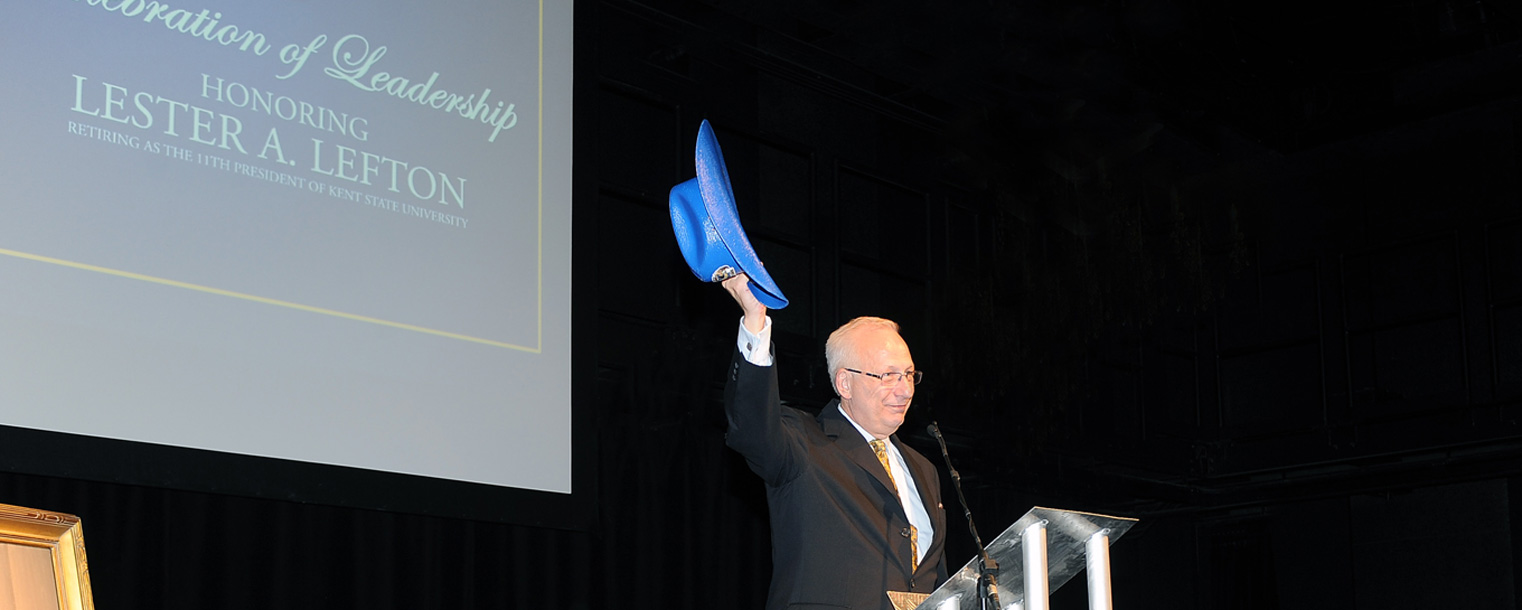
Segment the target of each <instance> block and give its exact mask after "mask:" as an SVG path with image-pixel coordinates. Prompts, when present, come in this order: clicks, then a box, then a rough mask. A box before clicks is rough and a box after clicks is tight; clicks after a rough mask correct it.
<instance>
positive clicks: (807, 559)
mask: <svg viewBox="0 0 1522 610" xmlns="http://www.w3.org/2000/svg"><path fill="white" fill-rule="evenodd" d="M838 403H839V401H831V402H830V404H829V405H826V406H825V407H824V409H823V410H822V411H821V412H820V414H819V416H817V417H815V416H811V415H809V414H808V413H805V412H803V411H800V410H798V409H793V408H791V407H783V406H782V405H781V402H780V401H779V399H778V395H777V375H776V368H775V367H758V366H755V365H753V364H751V363H749V362H747V361H746V360H745V358H744V357H743V356H742V355H740V353H739V351H738V350H736V352H735V355H734V360H733V363H732V364H731V365H730V369H729V382H728V385H727V387H726V388H725V397H724V406H725V410H726V412H727V414H728V416H729V432H728V434H727V435H726V437H725V441H726V443H727V444H728V445H729V446H730V447H731V448H733V449H735V450H736V451H739V452H740V454H741V455H744V456H745V459H746V461H747V462H748V463H749V464H750V468H751V470H753V471H755V473H756V474H758V475H761V478H762V479H764V480H765V481H766V501H767V507H768V509H769V510H770V512H771V521H772V584H771V590H770V592H769V593H768V594H767V601H766V607H767V609H768V610H782V609H785V608H811V607H826V608H829V607H838V608H854V609H856V610H864V609H882V610H892V607H893V605H892V603H891V602H889V600H888V596H887V594H886V591H889V590H894V591H915V592H919V593H930V592H931V591H934V590H935V587H936V586H938V585H939V584H940V583H942V582H945V580H946V561H945V557H944V555H945V553H944V548H945V542H946V511H945V510H944V509H943V508H942V507H941V482H940V477H939V475H938V474H937V473H936V470H935V467H934V466H933V465H931V463H930V461H929V460H926V459H925V456H922V455H920V454H919V452H917V451H915V450H914V449H911V448H909V446H908V445H905V444H903V443H901V442H899V440H898V437H897V436H894V437H891V440H892V442H893V444H894V445H895V446H897V447H898V450H899V452H900V453H902V454H903V456H904V461H905V462H906V463H907V464H908V465H909V472H910V474H911V476H913V477H914V484H915V487H917V488H918V489H919V493H920V499H921V500H922V501H924V503H925V510H926V511H927V512H929V513H930V520H931V523H932V525H933V526H934V528H935V537H934V539H933V540H931V541H929V542H928V543H929V545H930V548H929V551H928V552H927V553H926V555H925V561H924V562H923V563H921V564H920V566H919V569H918V570H915V571H914V572H913V573H910V552H909V537H908V535H909V534H908V531H909V517H908V515H906V514H905V513H904V507H903V505H902V504H901V503H900V502H899V500H898V496H896V495H895V494H894V491H893V484H892V481H891V480H890V479H889V478H888V473H887V472H886V471H884V470H883V467H882V464H881V462H878V461H877V456H876V455H875V454H874V453H873V452H872V448H871V447H870V446H869V445H867V441H866V439H863V438H862V435H861V433H860V432H857V431H856V428H854V427H852V426H851V422H850V421H848V420H847V419H846V418H845V416H844V415H842V414H841V412H840V409H839V408H837V405H838ZM920 544H926V541H923V540H922V541H920Z"/></svg>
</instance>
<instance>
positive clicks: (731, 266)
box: [671, 120, 787, 309]
mask: <svg viewBox="0 0 1522 610" xmlns="http://www.w3.org/2000/svg"><path fill="white" fill-rule="evenodd" d="M696 156H697V166H698V177H696V178H693V179H691V180H688V181H686V182H683V183H681V184H678V185H676V186H674V187H671V228H672V230H673V231H675V232H676V243H677V245H678V246H680V247H681V248H682V257H683V258H685V259H687V266H688V267H691V268H692V273H693V274H695V275H697V276H698V279H700V280H703V281H705V282H722V281H724V280H726V279H729V278H731V277H734V276H736V275H739V274H741V273H744V274H745V275H747V276H750V283H751V286H752V287H753V288H755V289H756V290H753V291H751V292H752V293H753V294H755V295H756V300H758V301H761V304H762V305H765V306H766V307H767V308H768V309H782V308H783V307H787V297H785V296H782V291H781V290H778V289H777V283H776V282H773V281H772V276H771V275H769V274H767V273H766V267H763V266H762V265H761V259H759V258H757V257H756V251H755V250H754V249H752V248H751V247H750V239H748V238H746V237H745V229H742V228H740V216H739V214H737V213H736V212H735V194H734V192H733V191H731V190H730V188H729V171H728V170H726V169H724V153H723V152H720V151H719V139H718V138H716V137H714V135H713V127H710V126H709V125H708V121H707V120H704V121H703V124H702V125H701V126H699V127H698V149H697V155H696Z"/></svg>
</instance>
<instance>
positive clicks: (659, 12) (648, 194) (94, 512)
mask: <svg viewBox="0 0 1522 610" xmlns="http://www.w3.org/2000/svg"><path fill="white" fill-rule="evenodd" d="M577 11H578V15H577V42H576V45H577V46H576V49H577V64H578V70H579V71H580V73H579V75H578V79H579V85H578V87H579V89H578V97H577V101H576V104H577V109H576V113H577V114H576V116H577V119H576V129H577V132H578V135H577V151H576V154H577V158H576V171H577V176H578V185H577V186H578V190H577V194H576V205H577V206H578V209H580V210H591V212H590V213H589V214H584V215H583V216H582V220H583V221H586V222H590V223H594V225H595V228H593V229H592V230H591V231H589V232H587V233H584V234H585V235H589V236H590V239H586V240H584V241H582V242H579V243H577V245H576V253H577V256H578V257H590V259H591V260H592V261H594V268H595V269H596V279H595V281H593V282H591V283H590V284H588V285H589V286H592V287H595V288H594V289H593V290H589V291H584V292H583V293H581V294H579V295H578V299H582V300H583V301H582V302H586V300H587V299H591V300H595V303H596V311H597V313H596V316H595V328H592V329H589V330H588V331H586V333H587V334H590V335H591V336H595V337H596V339H595V344H594V345H592V346H591V347H593V348H594V349H596V363H597V370H596V371H595V373H593V374H589V375H586V378H588V379H594V380H595V388H590V390H591V391H592V392H594V394H595V407H594V408H595V416H594V417H593V419H594V420H595V422H596V424H595V425H596V426H597V430H596V435H595V436H596V440H597V456H598V457H597V461H598V463H597V471H598V482H597V491H598V497H599V498H600V504H599V508H598V515H597V518H596V520H595V522H594V524H593V526H592V527H591V528H590V529H589V530H588V531H560V530H551V529H542V528H532V527H524V526H511V525H502V524H495V523H482V522H470V521H460V520H450V519H442V518H436V517H423V516H416V515H407V514H395V513H387V512H380V511H366V510H355V509H345V508H334V507H327V506H317V505H310V504H301V503H295V502H284V501H278V500H270V499H253V498H244V497H234V496H222V495H212V494H203V493H192V492H185V491H175V490H164V489H155V488H143V487H134V486H127V485H120V484H116V483H111V482H101V481H80V480H70V479H62V478H50V477H41V476H36V475H31V474H26V473H18V472H8V473H5V474H0V502H5V503H10V504H21V505H27V506H35V507H42V508H48V509H52V510H60V511H66V512H72V513H75V514H77V515H79V516H81V517H82V518H83V519H84V523H85V531H86V533H87V540H88V542H89V552H90V560H91V561H90V563H91V578H92V582H93V584H94V592H95V599H96V603H97V605H99V607H102V608H207V607H214V608H332V607H354V608H360V607H363V608H367V609H368V608H378V609H385V608H445V607H449V608H459V607H465V608H518V607H536V608H593V607H611V606H617V607H628V608H710V607H733V608H759V607H760V606H761V602H762V601H763V599H764V593H765V589H766V585H767V580H768V571H769V561H770V556H769V548H768V545H767V540H768V530H767V522H766V515H765V506H764V500H763V496H762V490H761V484H760V483H759V481H758V480H757V479H756V478H755V477H754V476H753V475H751V474H750V473H749V472H748V471H747V470H746V468H745V466H744V464H743V462H742V461H741V460H740V459H739V458H738V457H737V456H736V455H734V454H733V453H732V452H729V451H728V450H726V449H725V448H724V447H723V440H722V434H723V417H722V414H721V413H720V406H719V400H718V397H719V393H720V391H721V389H722V388H721V386H720V385H719V382H720V380H721V374H720V371H721V369H722V367H723V365H724V364H725V360H726V359H727V356H728V354H729V350H730V347H729V345H730V343H731V341H732V340H733V336H734V327H735V324H736V321H737V319H738V311H737V310H736V308H735V307H734V305H733V304H732V303H730V302H729V301H728V300H727V297H726V296H724V295H723V294H722V291H720V290H719V289H717V288H716V287H714V286H712V285H707V284H702V283H700V282H698V281H697V280H695V279H694V278H692V277H691V274H690V273H689V272H688V271H687V269H686V267H685V266H684V265H683V264H682V261H681V257H680V255H679V253H678V252H677V250H676V248H675V244H674V241H673V240H672V239H671V237H670V228H669V221H668V219H667V212H666V207H665V206H666V193H667V190H668V189H669V188H670V187H671V185H673V184H676V183H677V182H679V181H681V180H683V179H685V178H687V177H690V176H691V175H692V171H693V168H692V143H693V140H694V137H695V135H696V129H697V125H698V122H699V121H700V120H701V119H704V118H706V119H709V120H710V121H712V122H713V123H714V125H715V126H716V127H717V129H718V135H719V138H720V141H721V143H722V144H723V147H724V153H725V155H726V158H727V161H728V164H729V168H730V170H731V178H732V180H733V182H734V186H735V189H736V193H737V196H738V198H739V201H740V208H741V210H740V211H741V215H742V217H743V219H744V222H745V226H746V229H747V231H748V232H749V234H750V236H751V238H752V240H753V242H754V243H755V246H756V248H757V249H758V250H759V252H760V253H761V256H762V258H763V259H764V260H765V261H766V263H767V266H768V269H770V270H771V272H772V275H773V276H774V277H776V278H777V279H778V282H779V283H780V284H781V286H782V288H783V290H784V291H785V292H786V293H787V295H788V297H789V298H791V299H792V301H793V305H792V306H790V307H788V308H787V309H785V310H782V311H778V312H775V323H776V328H777V335H776V340H777V346H778V353H779V364H778V366H779V367H780V369H779V370H780V372H781V374H782V383H783V394H784V396H785V398H786V399H787V400H789V401H791V402H793V403H795V404H797V405H800V406H805V407H816V406H818V405H819V404H821V403H822V402H824V401H825V400H826V399H827V398H828V397H829V395H830V390H829V387H828V383H827V382H826V380H825V376H824V369H823V357H822V346H823V340H824V337H825V336H826V335H827V334H828V332H829V331H830V330H831V329H833V328H834V327H835V326H836V325H838V324H839V323H841V322H843V321H844V320H846V319H849V318H851V317H854V316H857V315H863V314H875V315H884V316H887V317H891V318H894V319H896V320H898V321H899V322H901V323H902V324H903V326H904V335H905V337H906V338H907V340H908V341H909V344H910V346H911V347H912V348H913V350H914V355H915V359H916V364H917V365H918V367H919V368H922V369H924V370H926V371H927V376H926V382H925V384H924V385H922V386H921V388H920V390H921V391H920V393H919V395H918V397H917V399H916V402H915V407H914V409H913V410H912V411H911V415H910V420H909V423H908V424H907V425H906V426H905V427H904V428H903V430H902V434H901V436H902V437H904V438H905V439H906V440H907V442H909V443H911V444H914V445H917V446H919V447H921V448H922V449H923V450H925V451H926V452H927V453H931V452H933V451H934V449H933V444H932V442H931V441H930V440H929V439H928V438H927V437H926V436H925V434H924V433H923V431H922V430H923V428H924V424H925V423H928V422H929V421H931V420H936V421H939V422H940V424H941V426H942V428H943V429H944V430H946V432H947V435H948V437H949V440H950V442H951V443H952V448H951V451H952V455H953V458H954V459H956V460H957V466H958V468H959V470H961V471H962V473H963V475H964V482H965V483H966V485H967V495H968V499H969V501H970V502H971V503H972V505H973V507H972V508H973V510H974V511H975V512H976V514H977V515H978V517H979V520H980V521H981V522H982V523H983V532H982V533H983V534H984V536H985V537H992V535H993V534H994V533H996V532H997V531H998V530H999V529H1000V528H1002V527H1003V526H1004V525H1007V524H1008V523H1010V522H1012V521H1013V520H1014V519H1016V518H1017V517H1019V516H1020V514H1022V513H1023V512H1024V511H1025V510H1026V509H1027V508H1029V507H1030V506H1031V505H1044V506H1056V507H1063V508H1072V509H1081V510H1089V511H1098V512H1106V513H1111V514H1119V515H1126V516H1133V517H1138V518H1140V519H1141V523H1140V525H1138V526H1137V527H1136V528H1135V529H1134V530H1132V532H1131V533H1129V534H1127V535H1126V536H1125V537H1124V538H1122V539H1121V540H1120V541H1119V542H1118V543H1117V544H1116V546H1115V547H1114V548H1113V549H1112V557H1113V560H1114V562H1115V568H1114V576H1115V601H1116V604H1117V605H1118V606H1119V607H1123V608H1200V609H1206V608H1280V607H1284V608H1290V607H1293V608H1386V607H1434V606H1436V607H1454V608H1458V607H1465V608H1506V607H1515V606H1516V599H1517V598H1518V591H1517V584H1518V583H1519V582H1522V579H1519V578H1517V570H1518V568H1519V565H1522V564H1519V563H1518V562H1517V561H1516V560H1515V557H1516V556H1517V555H1518V550H1519V549H1522V547H1519V544H1522V532H1519V531H1517V529H1516V528H1512V527H1511V526H1512V524H1513V523H1514V515H1516V514H1517V513H1516V511H1514V510H1513V508H1512V506H1511V505H1512V504H1514V503H1519V502H1522V496H1519V494H1522V479H1519V478H1518V477H1519V476H1522V428H1519V425H1518V417H1519V413H1522V281H1519V280H1522V205H1519V204H1522V199H1519V195H1522V193H1519V188H1518V184H1517V181H1516V180H1515V176H1516V175H1517V170H1518V158H1517V144H1518V137H1519V132H1518V129H1517V119H1518V118H1519V116H1522V59H1519V58H1522V6H1519V4H1518V3H1517V2H1468V1H1465V2H1433V1H1406V2H1367V3H1357V4H1356V5H1353V4H1350V5H1348V6H1326V5H1324V4H1322V3H1302V4H1295V3H1289V4H1286V3H1274V4H1271V5H1254V6H1236V5H1231V6H1226V5H1219V3H1207V2H1191V1H1188V0H1147V1H1141V2H1077V3H1074V2H1051V3H1036V2H1024V1H1016V2H956V3H953V4H952V5H951V6H947V5H935V6H931V5H929V4H928V3H910V2H893V1H882V2H870V3H865V2H864V3H857V2H848V1H844V0H841V1H833V2H832V1H824V2H778V3H748V2H740V1H735V0H709V1H698V0H694V1H691V2H681V3H661V4H658V5H657V4H647V3H639V2H628V1H624V0H604V1H601V2H596V1H592V0H588V1H586V2H582V3H580V5H579V6H578V7H577ZM583 260H585V259H583ZM0 443H3V439H0ZM0 460H3V453H0ZM943 478H946V477H943ZM948 493H949V490H948ZM1514 499H1517V500H1518V501H1519V502H1514V501H1513V500H1514ZM1519 505H1522V503H1519ZM948 509H949V513H950V516H951V517H952V519H951V524H952V527H951V531H950V534H951V541H950V544H949V555H950V557H951V559H952V560H953V562H960V561H962V560H964V559H966V558H968V557H971V555H972V547H971V542H970V540H969V539H968V536H967V535H966V534H965V533H964V530H963V528H962V527H961V526H960V521H959V520H958V519H957V514H956V513H957V511H956V510H955V509H954V508H953V507H948ZM1056 604H1057V607H1059V608H1078V607H1083V604H1084V599H1083V592H1082V590H1081V587H1076V586H1075V587H1070V588H1069V589H1065V590H1063V591H1062V592H1060V593H1059V594H1058V596H1057V600H1056Z"/></svg>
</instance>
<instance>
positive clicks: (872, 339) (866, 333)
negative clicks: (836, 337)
mask: <svg viewBox="0 0 1522 610" xmlns="http://www.w3.org/2000/svg"><path fill="white" fill-rule="evenodd" d="M851 344H852V346H854V347H855V350H854V351H855V352H856V354H857V355H858V356H861V357H867V358H878V357H883V358H906V359H907V358H909V357H910V356H909V345H908V344H906V343H904V339H903V337H900V336H899V335H898V333H896V332H893V330H892V329H889V328H871V329H862V330H861V331H858V332H856V333H852V336H851Z"/></svg>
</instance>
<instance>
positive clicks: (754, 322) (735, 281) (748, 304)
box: [724, 273, 766, 333]
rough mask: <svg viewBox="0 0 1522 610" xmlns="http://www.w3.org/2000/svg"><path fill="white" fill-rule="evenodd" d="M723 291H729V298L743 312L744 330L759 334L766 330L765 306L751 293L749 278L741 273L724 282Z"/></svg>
mask: <svg viewBox="0 0 1522 610" xmlns="http://www.w3.org/2000/svg"><path fill="white" fill-rule="evenodd" d="M724 289H725V290H728V291H729V296H731V297H734V299H735V302H736V303H739V304H740V309H742V310H744V311H745V329H746V330H749V331H750V332H752V333H759V332H761V330H762V329H764V328H766V306H765V305H762V304H761V301H758V300H756V295H754V294H752V293H751V291H750V278H749V277H747V276H746V275H745V274H743V273H742V274H740V275H737V276H734V277H732V278H729V279H727V280H724Z"/></svg>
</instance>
